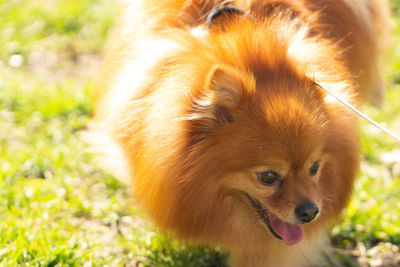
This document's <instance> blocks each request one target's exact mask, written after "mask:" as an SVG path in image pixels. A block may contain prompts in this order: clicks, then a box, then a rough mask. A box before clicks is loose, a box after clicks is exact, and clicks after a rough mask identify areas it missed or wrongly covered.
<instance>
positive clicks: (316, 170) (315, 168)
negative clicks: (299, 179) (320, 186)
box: [310, 161, 319, 175]
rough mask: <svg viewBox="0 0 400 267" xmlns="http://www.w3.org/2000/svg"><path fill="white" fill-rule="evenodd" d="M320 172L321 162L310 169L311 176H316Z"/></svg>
mask: <svg viewBox="0 0 400 267" xmlns="http://www.w3.org/2000/svg"><path fill="white" fill-rule="evenodd" d="M318 170H319V161H316V162H314V163H313V164H312V165H311V168H310V174H311V175H316V174H317V172H318Z"/></svg>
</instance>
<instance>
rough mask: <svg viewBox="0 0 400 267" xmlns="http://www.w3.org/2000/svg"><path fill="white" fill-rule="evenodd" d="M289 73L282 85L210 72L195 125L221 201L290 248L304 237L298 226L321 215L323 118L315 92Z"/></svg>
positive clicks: (272, 80)
mask: <svg viewBox="0 0 400 267" xmlns="http://www.w3.org/2000/svg"><path fill="white" fill-rule="evenodd" d="M289 72H290V70H286V73H285V75H287V78H286V80H284V81H282V80H281V79H279V77H277V78H274V77H273V76H270V77H267V76H268V75H266V76H264V78H265V79H264V80H261V79H258V80H257V79H256V78H255V77H254V75H251V74H249V73H246V72H243V71H241V72H239V71H237V70H234V69H232V68H229V67H225V66H218V67H215V68H214V69H212V70H211V73H210V75H209V77H208V86H209V89H210V90H209V94H210V95H208V96H206V97H207V98H208V102H207V103H208V105H204V102H205V100H204V99H203V105H202V106H201V108H199V109H198V110H197V112H198V113H199V116H200V118H202V119H203V120H201V119H199V120H197V121H196V120H195V123H198V124H197V126H198V128H197V129H201V130H200V131H198V132H197V134H198V136H197V138H199V139H200V140H198V141H197V142H199V144H198V145H203V146H204V147H206V148H207V149H206V150H204V151H203V152H204V154H205V155H209V159H210V162H209V163H208V169H212V170H213V171H214V172H221V175H222V176H223V177H224V178H223V179H222V181H221V188H222V191H223V192H224V193H223V194H226V195H229V197H232V198H234V201H235V202H237V203H240V204H239V205H244V207H246V208H247V211H246V208H244V209H242V208H238V209H237V210H244V211H245V212H247V213H248V214H247V215H248V216H249V217H250V218H249V220H251V221H254V220H258V221H261V222H262V224H263V225H264V226H265V227H267V228H268V229H269V231H270V232H271V234H272V235H273V236H275V237H276V238H279V239H282V240H283V241H284V242H285V243H286V244H288V245H292V244H295V243H297V242H299V241H300V240H301V239H302V237H303V230H302V227H301V224H304V223H310V222H313V221H314V220H317V219H318V216H319V215H320V214H321V212H323V206H322V203H323V200H322V199H323V197H324V195H323V194H321V192H320V190H319V179H320V173H321V169H322V168H323V167H324V164H325V157H324V156H325V155H324V145H325V139H326V134H327V133H326V125H327V118H326V116H325V115H324V110H323V94H322V93H321V92H320V91H319V89H318V88H317V87H316V86H315V85H314V84H313V82H312V81H310V80H307V79H305V78H304V79H302V78H299V77H298V76H296V75H295V74H294V73H293V75H289ZM290 79H292V80H290ZM304 92H306V93H304ZM200 102H201V101H200ZM210 142H211V143H213V144H214V145H211V144H210ZM211 154H212V155H211ZM221 170H223V171H221ZM222 172H224V173H223V174H222Z"/></svg>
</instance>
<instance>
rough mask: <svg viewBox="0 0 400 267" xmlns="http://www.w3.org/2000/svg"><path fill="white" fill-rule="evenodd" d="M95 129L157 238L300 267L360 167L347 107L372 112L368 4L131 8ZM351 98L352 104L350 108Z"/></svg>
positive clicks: (374, 16)
mask: <svg viewBox="0 0 400 267" xmlns="http://www.w3.org/2000/svg"><path fill="white" fill-rule="evenodd" d="M126 2H127V3H124V4H123V8H122V10H123V12H122V15H121V17H120V20H119V22H118V23H117V30H116V31H115V36H114V37H113V38H112V43H111V46H110V47H109V49H108V55H107V58H106V61H105V69H104V73H103V78H104V79H103V80H102V83H101V84H102V88H101V90H99V91H98V94H97V106H96V117H95V122H96V124H97V127H98V129H107V130H108V133H109V134H110V136H111V137H112V138H114V140H115V141H116V142H117V143H118V144H119V145H120V146H121V148H122V150H123V151H124V155H125V158H126V160H127V162H128V165H129V166H130V169H129V171H130V175H131V176H132V177H133V181H134V193H135V197H136V198H137V200H138V201H139V203H140V204H141V205H142V206H143V208H144V209H145V210H146V211H147V212H148V214H149V215H150V216H151V217H152V219H154V221H155V222H156V223H157V224H158V225H159V226H160V228H161V229H162V230H170V231H173V232H174V233H175V234H176V236H177V237H178V238H181V239H183V240H191V241H195V242H201V243H207V244H210V245H220V246H222V247H223V248H225V249H227V250H228V251H229V252H230V254H231V258H230V264H231V265H232V266H310V265H311V264H317V263H318V260H320V258H321V257H320V255H322V254H323V252H324V250H325V249H326V248H327V246H326V244H325V239H326V238H325V234H326V230H327V228H328V227H329V225H330V224H331V223H332V222H334V221H335V219H337V218H338V217H339V216H340V213H341V211H342V210H343V208H344V207H345V205H346V202H347V201H348V200H349V197H350V194H351V191H352V188H353V181H354V178H355V175H356V173H357V170H358V164H359V145H358V136H357V127H356V119H355V116H354V115H353V113H352V112H351V111H349V109H348V108H346V107H344V106H343V105H342V104H340V103H338V102H336V101H335V100H333V99H332V98H331V97H329V96H328V95H327V94H326V93H325V92H324V91H323V90H322V89H321V88H320V87H319V86H318V85H317V84H316V83H319V84H321V85H323V86H325V87H327V88H329V89H331V90H333V91H335V92H336V93H338V94H339V95H341V96H342V97H345V98H347V100H348V101H350V102H352V103H354V102H355V99H369V100H371V101H373V102H375V103H377V102H379V100H380V99H381V94H382V91H381V88H382V86H381V79H380V76H379V68H378V64H377V62H378V52H379V50H380V43H381V41H380V40H381V39H382V37H381V31H382V30H383V29H385V28H387V25H385V22H384V21H385V18H387V17H388V9H387V7H386V4H385V2H384V1H379V0H276V1H275V0H237V1H224V0H213V1H212V0H210V1H206V0H168V1H167V0H153V1H152V0H141V1H139V0H132V1H130V3H129V2H128V1H126ZM356 95H357V96H359V98H357V97H355V96H356Z"/></svg>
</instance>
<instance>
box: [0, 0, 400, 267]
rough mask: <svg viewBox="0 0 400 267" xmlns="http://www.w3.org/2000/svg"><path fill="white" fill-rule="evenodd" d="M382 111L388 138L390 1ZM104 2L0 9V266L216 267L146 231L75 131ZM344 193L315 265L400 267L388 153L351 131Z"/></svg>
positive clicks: (396, 187) (398, 117) (102, 31)
mask: <svg viewBox="0 0 400 267" xmlns="http://www.w3.org/2000/svg"><path fill="white" fill-rule="evenodd" d="M392 7H393V17H394V28H395V32H394V35H395V37H394V46H393V49H392V51H390V57H389V62H388V63H387V64H386V68H385V70H384V73H385V78H386V81H387V94H386V101H385V104H384V107H383V109H382V110H378V109H375V108H372V107H369V106H365V107H363V110H364V111H365V112H366V113H367V114H369V115H371V116H372V117H373V118H374V119H376V120H377V121H379V122H383V123H384V124H385V125H386V126H388V127H389V128H390V129H392V130H393V131H394V132H397V133H398V134H400V1H398V0H392ZM116 11H117V10H116V6H115V3H113V1H112V0H79V1H78V0H75V1H74V0H0V266H16V265H20V266H226V263H225V258H226V256H225V255H224V254H223V253H222V252H221V251H220V250H219V249H209V248H206V247H193V246H190V245H182V244H179V243H177V242H176V241H173V239H172V238H168V237H162V236H160V235H158V234H157V229H156V228H155V227H154V226H152V225H151V224H150V223H149V222H148V221H147V220H146V219H145V216H144V215H143V214H141V212H140V210H139V209H138V208H137V207H136V206H135V205H134V203H133V201H132V199H131V198H130V189H129V188H128V187H127V186H126V185H124V184H121V183H120V182H119V181H118V180H116V179H115V178H114V177H112V176H111V175H109V174H107V173H105V172H103V171H102V169H101V166H99V165H98V164H97V163H96V161H95V160H94V159H95V157H94V155H93V154H92V153H91V152H90V150H89V149H88V145H87V144H85V143H84V142H83V141H82V140H81V139H82V138H81V137H80V136H81V134H80V133H81V132H82V131H84V130H85V129H86V125H87V123H88V121H89V120H90V117H91V114H92V108H93V103H92V100H91V94H92V92H93V89H94V84H95V82H96V75H98V71H99V67H100V63H101V51H102V47H103V45H104V42H105V40H106V37H107V33H108V32H109V30H110V29H112V23H113V20H114V18H115V15H116ZM361 132H362V147H363V157H362V166H361V172H360V174H359V179H358V181H357V184H356V192H355V194H354V197H353V200H352V201H351V203H350V205H349V207H348V209H347V211H346V216H345V217H344V219H343V220H342V221H341V222H340V223H338V224H337V225H336V226H335V227H334V228H333V229H332V231H331V241H332V244H333V246H334V247H335V248H334V257H333V258H332V259H330V260H327V265H326V266H337V265H338V264H343V265H344V266H400V251H399V246H400V144H399V143H396V141H394V140H393V139H391V138H390V137H388V136H386V135H384V134H383V133H381V132H380V131H379V130H377V129H376V128H374V127H373V126H370V125H368V124H367V123H365V122H361Z"/></svg>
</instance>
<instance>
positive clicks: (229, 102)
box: [191, 65, 255, 134]
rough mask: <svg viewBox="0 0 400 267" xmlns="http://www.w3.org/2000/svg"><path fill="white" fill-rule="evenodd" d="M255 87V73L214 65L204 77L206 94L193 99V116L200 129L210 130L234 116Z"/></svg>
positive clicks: (197, 128)
mask: <svg viewBox="0 0 400 267" xmlns="http://www.w3.org/2000/svg"><path fill="white" fill-rule="evenodd" d="M254 88H255V81H254V78H253V76H251V75H249V74H247V73H242V72H240V71H238V70H236V69H235V68H233V67H229V66H221V65H217V66H214V67H213V68H212V69H211V70H210V72H209V74H208V76H206V79H205V88H204V95H203V97H201V98H200V99H197V100H195V101H194V103H195V105H194V106H193V108H194V113H193V114H192V115H193V116H191V118H192V120H193V122H194V125H195V126H196V127H195V129H196V130H197V131H198V133H202V134H206V133H210V132H211V131H212V130H213V129H215V128H216V127H218V126H219V125H222V124H227V123H232V122H233V121H234V120H235V117H234V116H233V115H234V112H235V111H236V110H237V109H238V108H239V107H240V105H242V103H243V102H244V100H245V99H246V98H247V97H249V93H250V92H251V91H253V90H254Z"/></svg>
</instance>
